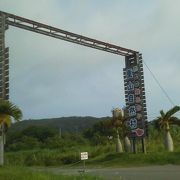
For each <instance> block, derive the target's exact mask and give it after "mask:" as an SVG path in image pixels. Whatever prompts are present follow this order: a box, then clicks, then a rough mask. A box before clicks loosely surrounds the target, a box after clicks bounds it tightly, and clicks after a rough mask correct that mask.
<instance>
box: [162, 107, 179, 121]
mask: <svg viewBox="0 0 180 180" xmlns="http://www.w3.org/2000/svg"><path fill="white" fill-rule="evenodd" d="M178 111H180V106H174V107H173V108H171V109H170V110H169V111H167V112H166V114H165V116H164V118H165V119H169V118H170V117H171V116H172V115H174V114H175V113H177V112H178Z"/></svg>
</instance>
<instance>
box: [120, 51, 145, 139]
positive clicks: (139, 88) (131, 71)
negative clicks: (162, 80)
mask: <svg viewBox="0 0 180 180" xmlns="http://www.w3.org/2000/svg"><path fill="white" fill-rule="evenodd" d="M125 63H126V67H125V68H124V69H123V71H124V73H123V74H124V86H125V100H126V109H127V113H126V114H127V115H126V116H127V117H126V122H127V126H128V127H130V129H131V132H130V137H141V136H144V135H145V133H144V132H145V131H144V130H145V121H146V118H147V112H146V99H145V92H144V90H145V88H144V76H143V64H142V56H141V54H139V53H137V54H134V55H131V56H127V57H126V62H125ZM136 129H137V131H136ZM132 130H133V131H132Z"/></svg>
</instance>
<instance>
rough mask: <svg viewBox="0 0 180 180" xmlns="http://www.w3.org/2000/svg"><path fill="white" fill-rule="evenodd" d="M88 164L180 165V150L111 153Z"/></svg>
mask: <svg viewBox="0 0 180 180" xmlns="http://www.w3.org/2000/svg"><path fill="white" fill-rule="evenodd" d="M86 164H89V165H95V164H96V165H100V166H103V167H113V166H123V167H124V166H126V167H127V166H128V167H129V166H144V165H165V164H173V165H180V152H173V153H170V152H156V153H155V152H152V153H147V154H143V153H138V154H132V153H120V154H117V153H110V154H105V155H102V156H98V157H97V158H94V159H92V160H89V161H88V162H87V163H86Z"/></svg>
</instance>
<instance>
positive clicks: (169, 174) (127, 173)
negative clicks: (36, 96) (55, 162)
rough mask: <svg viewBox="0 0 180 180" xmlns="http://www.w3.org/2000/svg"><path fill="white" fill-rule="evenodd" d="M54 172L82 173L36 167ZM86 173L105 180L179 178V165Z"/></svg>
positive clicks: (109, 169) (72, 170)
mask: <svg viewBox="0 0 180 180" xmlns="http://www.w3.org/2000/svg"><path fill="white" fill-rule="evenodd" d="M38 170H43V171H44V170H45V171H49V172H52V173H54V174H64V175H71V174H73V175H78V174H83V173H82V172H81V170H82V169H81V168H77V169H74V168H69V169H68V168H66V169H64V168H58V167H56V168H44V167H43V168H38ZM85 173H86V174H90V175H95V176H99V177H102V178H103V179H105V180H180V166H174V165H164V166H146V167H129V168H88V169H86V170H85Z"/></svg>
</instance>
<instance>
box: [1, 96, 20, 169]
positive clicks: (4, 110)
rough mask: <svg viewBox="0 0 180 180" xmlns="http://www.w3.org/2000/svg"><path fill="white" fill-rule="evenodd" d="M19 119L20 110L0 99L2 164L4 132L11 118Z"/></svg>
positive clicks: (2, 160)
mask: <svg viewBox="0 0 180 180" xmlns="http://www.w3.org/2000/svg"><path fill="white" fill-rule="evenodd" d="M11 118H14V120H15V121H19V120H21V118H22V112H21V110H20V109H19V108H18V107H17V106H16V105H14V104H13V103H11V102H9V101H7V100H2V99H0V165H1V166H2V165H3V164H4V143H5V133H6V131H7V129H8V128H9V127H10V125H11V122H12V119H11Z"/></svg>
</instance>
